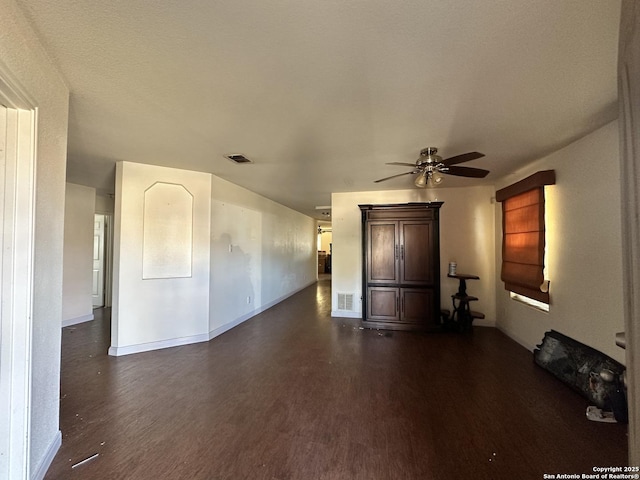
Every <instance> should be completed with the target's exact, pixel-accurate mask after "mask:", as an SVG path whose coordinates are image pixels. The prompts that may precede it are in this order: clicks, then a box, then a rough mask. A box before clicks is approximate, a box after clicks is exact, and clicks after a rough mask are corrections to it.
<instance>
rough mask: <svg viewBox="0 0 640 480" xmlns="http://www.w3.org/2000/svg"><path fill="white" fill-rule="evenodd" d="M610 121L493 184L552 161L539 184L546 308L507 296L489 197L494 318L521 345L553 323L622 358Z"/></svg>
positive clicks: (533, 341) (531, 344)
mask: <svg viewBox="0 0 640 480" xmlns="http://www.w3.org/2000/svg"><path fill="white" fill-rule="evenodd" d="M618 152H619V146H618V128H617V122H613V123H610V124H608V125H606V126H604V127H602V128H600V129H599V130H597V131H596V132H594V133H592V134H590V135H588V136H586V137H584V138H582V139H580V140H578V141H577V142H575V143H573V144H571V145H569V146H567V147H565V148H563V149H561V150H559V151H557V152H555V153H552V154H551V155H549V156H547V157H545V158H543V159H540V160H538V161H536V162H534V163H532V164H531V165H528V166H527V167H526V168H523V169H521V170H519V171H518V172H517V173H515V174H513V175H510V176H508V177H506V178H504V179H501V180H500V181H499V182H498V184H497V188H498V189H500V188H503V187H505V186H507V185H510V184H512V183H515V182H517V181H519V180H521V179H523V178H525V177H527V176H529V175H531V174H532V173H535V172H537V171H539V170H548V169H554V170H555V171H556V185H555V186H551V187H548V188H546V189H545V197H546V230H547V232H546V242H547V271H548V278H549V279H550V281H551V284H550V295H551V304H550V311H549V313H543V312H540V311H537V310H534V309H532V308H531V307H528V306H526V305H523V304H521V303H519V302H517V301H514V300H511V299H510V298H509V294H508V292H507V291H505V290H504V284H503V283H502V282H501V281H500V262H501V261H502V258H501V245H502V244H501V242H502V210H501V204H499V203H498V204H496V269H497V270H496V271H497V278H496V282H497V283H496V304H497V313H498V320H497V325H498V327H499V328H500V329H502V330H503V331H504V332H505V333H507V334H508V335H509V336H511V337H512V338H514V339H516V340H517V341H518V342H520V343H521V344H522V345H524V346H525V347H527V348H529V349H531V350H532V349H534V348H535V346H536V345H537V344H539V343H540V342H541V340H542V338H543V336H544V332H545V331H547V330H550V329H554V330H557V331H559V332H561V333H564V334H565V335H568V336H570V337H572V338H574V339H576V340H578V341H580V342H583V343H586V344H587V345H590V346H591V347H593V348H595V349H597V350H600V351H602V352H604V353H606V354H607V355H609V356H611V357H613V358H615V359H616V360H618V361H620V362H622V363H624V351H623V350H621V349H620V348H618V347H616V346H615V340H614V337H615V333H616V332H620V331H623V330H624V319H623V308H622V303H623V296H622V273H621V269H622V247H621V242H622V241H621V224H620V222H621V220H620V178H619V177H620V170H619V162H618Z"/></svg>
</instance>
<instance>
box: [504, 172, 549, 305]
mask: <svg viewBox="0 0 640 480" xmlns="http://www.w3.org/2000/svg"><path fill="white" fill-rule="evenodd" d="M553 184H555V171H554V170H545V171H541V172H538V173H535V174H533V175H531V176H530V177H527V178H525V179H524V180H521V181H520V182H518V183H514V184H513V185H510V186H508V187H505V188H503V189H501V190H498V191H497V192H496V200H497V201H499V202H502V271H501V275H500V277H501V279H502V281H503V282H504V287H505V289H507V290H509V291H510V292H513V293H516V294H518V295H522V296H525V297H528V298H531V299H533V300H537V301H538V302H542V303H544V304H547V305H548V304H549V290H548V283H547V282H546V281H545V279H544V246H545V238H544V233H545V225H544V186H545V185H553Z"/></svg>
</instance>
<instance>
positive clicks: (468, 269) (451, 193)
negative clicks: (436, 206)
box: [331, 180, 495, 325]
mask: <svg viewBox="0 0 640 480" xmlns="http://www.w3.org/2000/svg"><path fill="white" fill-rule="evenodd" d="M445 181H446V180H445ZM493 195H494V189H493V187H465V188H443V187H438V188H434V189H417V188H414V189H411V190H393V191H382V192H354V193H334V194H333V195H332V196H331V212H332V223H331V225H332V233H333V261H332V271H331V273H332V296H333V298H332V308H331V309H332V315H333V316H337V317H340V316H354V317H361V316H362V303H361V302H360V301H358V299H360V297H361V295H362V235H361V232H362V221H361V214H360V209H359V208H358V205H359V204H386V203H407V202H427V201H443V202H444V204H443V205H442V208H441V210H440V265H441V266H440V277H441V298H440V304H441V306H442V307H443V308H451V295H452V294H454V293H455V292H456V291H457V288H458V281H457V280H454V279H451V278H448V277H447V271H448V264H449V262H450V261H455V262H457V263H458V272H460V273H471V274H475V275H478V276H479V277H480V280H469V281H468V282H467V291H468V293H469V294H470V295H473V296H476V297H478V298H479V300H478V302H474V305H473V310H477V311H481V312H483V313H484V314H485V316H486V318H485V319H484V320H476V321H474V324H475V325H493V324H494V322H495V243H494V228H495V227H494V221H495V215H494V205H493V203H492V197H493ZM338 293H355V296H354V300H355V301H354V308H355V311H354V312H345V311H341V310H338V309H337V294H338Z"/></svg>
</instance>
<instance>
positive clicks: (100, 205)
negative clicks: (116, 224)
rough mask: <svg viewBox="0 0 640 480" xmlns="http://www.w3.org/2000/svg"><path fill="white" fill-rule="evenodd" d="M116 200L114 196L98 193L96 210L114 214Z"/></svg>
mask: <svg viewBox="0 0 640 480" xmlns="http://www.w3.org/2000/svg"><path fill="white" fill-rule="evenodd" d="M113 209H114V201H113V198H112V197H108V196H106V195H98V194H96V212H95V213H104V214H109V213H111V214H113Z"/></svg>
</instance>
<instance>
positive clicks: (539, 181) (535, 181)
mask: <svg viewBox="0 0 640 480" xmlns="http://www.w3.org/2000/svg"><path fill="white" fill-rule="evenodd" d="M555 184H556V171H555V170H542V171H540V172H536V173H534V174H533V175H530V176H528V177H527V178H525V179H523V180H520V181H519V182H516V183H514V184H512V185H509V186H508V187H504V188H501V189H500V190H498V191H496V200H497V201H498V202H504V201H505V200H506V199H507V198H511V197H513V196H515V195H520V194H521V193H524V192H527V191H529V190H532V189H534V188H538V187H544V186H545V185H555Z"/></svg>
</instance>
